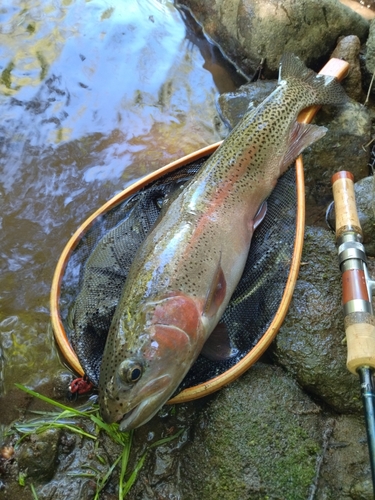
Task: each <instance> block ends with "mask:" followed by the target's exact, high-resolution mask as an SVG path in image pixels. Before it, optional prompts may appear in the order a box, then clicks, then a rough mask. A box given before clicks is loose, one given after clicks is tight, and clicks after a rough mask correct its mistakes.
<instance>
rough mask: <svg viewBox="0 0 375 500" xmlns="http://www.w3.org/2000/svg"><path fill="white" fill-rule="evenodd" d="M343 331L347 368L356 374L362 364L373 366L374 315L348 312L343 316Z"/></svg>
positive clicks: (374, 362) (374, 352)
mask: <svg viewBox="0 0 375 500" xmlns="http://www.w3.org/2000/svg"><path fill="white" fill-rule="evenodd" d="M356 316H357V317H356ZM345 332H346V341H347V348H348V355H347V360H346V366H347V368H348V370H349V371H350V372H352V373H354V374H356V373H357V370H358V368H361V367H363V366H367V367H370V368H375V323H374V317H373V316H371V315H369V314H366V313H352V314H350V315H349V317H348V316H347V317H346V318H345Z"/></svg>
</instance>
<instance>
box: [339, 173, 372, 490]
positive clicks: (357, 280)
mask: <svg viewBox="0 0 375 500" xmlns="http://www.w3.org/2000/svg"><path fill="white" fill-rule="evenodd" d="M353 180H354V177H353V175H352V174H351V173H350V172H346V171H341V172H337V173H336V174H334V175H333V177H332V189H333V197H334V201H335V214H336V244H337V247H338V257H339V264H340V270H341V273H342V303H343V309H344V316H345V332H346V340H347V349H348V355H347V363H346V366H347V368H348V370H349V371H350V372H351V373H354V374H358V375H359V380H360V384H361V396H362V402H363V408H364V413H365V421H366V432H367V442H368V449H369V455H370V466H371V475H372V484H373V491H374V498H375V391H374V381H373V374H374V370H375V317H374V310H373V306H372V295H373V294H374V291H375V281H374V280H372V279H371V278H370V276H369V273H368V269H367V259H366V253H365V248H364V246H363V244H362V238H363V235H362V228H361V225H360V222H359V218H358V214H357V207H356V203H355V195H354V183H353Z"/></svg>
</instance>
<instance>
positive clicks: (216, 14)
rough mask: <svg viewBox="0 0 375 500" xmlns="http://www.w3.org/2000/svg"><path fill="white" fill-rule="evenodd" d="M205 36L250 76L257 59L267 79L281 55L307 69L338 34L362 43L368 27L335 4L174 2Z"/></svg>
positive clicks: (327, 0) (316, 0)
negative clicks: (290, 55)
mask: <svg viewBox="0 0 375 500" xmlns="http://www.w3.org/2000/svg"><path fill="white" fill-rule="evenodd" d="M180 3H181V4H183V5H185V6H186V7H188V8H189V9H190V10H191V11H192V13H193V15H194V17H195V18H196V19H197V21H198V22H199V23H200V24H201V25H202V26H203V28H204V31H205V32H206V34H207V35H208V36H209V37H210V38H211V39H212V40H213V41H214V42H216V43H217V44H218V45H220V47H221V49H222V50H223V52H224V53H225V54H226V55H227V56H228V57H229V58H230V59H231V60H232V61H234V63H235V64H237V66H238V67H239V68H240V69H241V70H242V71H243V72H244V73H245V74H248V75H252V74H253V73H254V71H255V70H256V68H257V66H258V65H259V62H260V61H261V59H262V58H265V59H266V68H265V75H266V76H267V77H269V76H271V75H273V76H275V73H276V71H277V68H278V64H279V60H280V56H281V54H282V53H283V52H294V53H296V54H297V55H299V56H300V57H301V58H302V59H303V60H304V61H306V62H307V64H308V65H311V64H312V65H316V64H317V63H318V62H319V61H320V60H321V59H322V58H324V57H328V55H329V54H330V53H331V52H332V50H333V49H334V47H335V45H336V41H337V38H338V37H339V36H342V35H356V36H358V37H359V38H360V40H361V41H362V42H364V41H365V39H366V36H367V33H368V29H369V23H368V21H366V20H365V19H363V18H362V17H361V16H359V15H358V14H356V13H355V12H353V11H352V10H351V9H349V8H348V7H345V6H344V5H342V4H341V3H340V2H338V1H336V0H300V1H298V2H295V1H294V0H282V1H280V0H269V1H267V2H259V1H257V0H217V1H216V2H202V1H201V0H180Z"/></svg>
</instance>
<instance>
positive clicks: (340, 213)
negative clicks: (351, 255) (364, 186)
mask: <svg viewBox="0 0 375 500" xmlns="http://www.w3.org/2000/svg"><path fill="white" fill-rule="evenodd" d="M353 180H354V177H353V175H352V174H351V173H350V172H346V171H345V170H343V171H341V172H337V173H336V174H334V175H333V177H332V189H333V199H334V200H335V213H336V238H339V237H340V236H341V235H342V234H343V233H344V232H346V231H354V232H356V233H358V234H360V235H361V236H362V229H361V225H360V222H359V219H358V214H357V207H356V204H355V195H354V183H353Z"/></svg>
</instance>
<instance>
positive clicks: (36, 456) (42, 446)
mask: <svg viewBox="0 0 375 500" xmlns="http://www.w3.org/2000/svg"><path fill="white" fill-rule="evenodd" d="M60 437H61V432H60V429H49V430H47V431H44V432H42V433H40V434H33V435H31V437H30V442H28V441H24V442H23V443H22V444H21V446H20V449H19V450H18V452H17V460H18V465H19V468H20V470H21V471H22V472H23V473H24V474H25V475H26V476H27V477H32V478H34V479H36V480H38V481H41V480H48V479H51V478H52V476H53V475H54V473H55V469H56V464H57V456H58V444H59V441H60Z"/></svg>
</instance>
